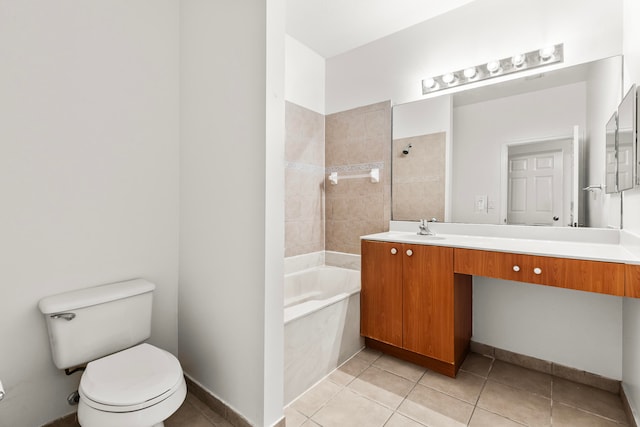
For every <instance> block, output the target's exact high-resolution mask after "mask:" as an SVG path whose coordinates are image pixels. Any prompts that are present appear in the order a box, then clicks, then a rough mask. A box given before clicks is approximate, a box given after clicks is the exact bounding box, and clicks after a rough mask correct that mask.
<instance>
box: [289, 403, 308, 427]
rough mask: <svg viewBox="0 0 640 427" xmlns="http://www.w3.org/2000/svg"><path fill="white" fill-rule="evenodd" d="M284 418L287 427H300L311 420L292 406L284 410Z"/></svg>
mask: <svg viewBox="0 0 640 427" xmlns="http://www.w3.org/2000/svg"><path fill="white" fill-rule="evenodd" d="M284 416H285V418H286V420H287V427H300V426H302V425H303V424H304V423H305V422H307V420H308V419H309V418H307V417H306V416H305V415H303V414H301V413H300V412H298V411H296V410H295V409H293V408H292V407H291V406H289V407H286V408H284Z"/></svg>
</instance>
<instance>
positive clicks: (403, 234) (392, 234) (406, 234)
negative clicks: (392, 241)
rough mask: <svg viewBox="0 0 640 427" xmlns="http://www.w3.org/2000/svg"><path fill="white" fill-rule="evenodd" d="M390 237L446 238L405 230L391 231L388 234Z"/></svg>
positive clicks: (408, 238)
mask: <svg viewBox="0 0 640 427" xmlns="http://www.w3.org/2000/svg"><path fill="white" fill-rule="evenodd" d="M388 236H389V237H391V238H401V239H406V240H444V239H445V238H444V237H441V236H429V235H421V234H418V233H410V232H406V231H405V232H403V231H398V232H394V231H392V232H389V234H388Z"/></svg>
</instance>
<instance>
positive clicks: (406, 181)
mask: <svg viewBox="0 0 640 427" xmlns="http://www.w3.org/2000/svg"><path fill="white" fill-rule="evenodd" d="M409 146H411V148H409V150H408V151H409V153H408V154H403V152H402V151H403V150H404V149H405V148H407V147H409ZM445 150H446V133H445V132H438V133H432V134H430V135H419V136H412V137H409V138H402V139H396V140H394V141H393V150H392V155H393V165H394V168H393V173H392V175H393V219H394V220H398V221H416V220H418V219H419V218H428V219H431V218H436V219H437V220H438V221H444V192H445V178H446V177H445V170H446V168H445V162H446V151H445Z"/></svg>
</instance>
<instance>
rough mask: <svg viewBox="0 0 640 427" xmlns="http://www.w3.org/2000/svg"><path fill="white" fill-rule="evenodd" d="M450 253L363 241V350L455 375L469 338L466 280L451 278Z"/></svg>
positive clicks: (468, 282) (468, 287)
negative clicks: (387, 354)
mask: <svg viewBox="0 0 640 427" xmlns="http://www.w3.org/2000/svg"><path fill="white" fill-rule="evenodd" d="M453 251H454V250H453V248H448V247H439V246H429V245H416V244H403V243H391V242H378V241H366V240H363V241H362V290H361V300H360V301H361V303H360V310H361V324H360V327H361V334H362V335H363V336H364V337H366V339H367V346H369V347H372V348H377V349H379V350H382V351H384V352H387V353H390V354H392V355H394V356H396V357H400V358H403V359H405V360H409V361H411V362H413V363H418V364H421V365H423V366H427V367H428V368H430V369H433V370H436V371H438V372H441V373H443V374H445V375H449V376H455V374H456V372H457V370H458V368H459V366H460V364H461V363H462V361H463V360H464V357H465V356H466V353H467V351H468V347H469V340H470V339H471V277H470V276H464V275H454V272H453Z"/></svg>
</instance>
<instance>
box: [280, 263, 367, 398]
mask: <svg viewBox="0 0 640 427" xmlns="http://www.w3.org/2000/svg"><path fill="white" fill-rule="evenodd" d="M284 323H285V325H284V346H285V349H284V363H285V366H284V398H285V404H289V403H291V402H292V401H293V400H295V399H296V398H297V397H298V396H299V395H301V394H302V393H304V392H305V391H306V390H307V389H308V388H310V387H311V386H313V385H314V384H315V383H316V382H318V381H319V380H320V379H322V378H323V377H324V376H326V375H327V374H328V373H330V372H331V371H333V370H334V369H335V368H337V367H338V366H339V365H341V364H342V363H343V362H344V361H346V360H347V359H349V358H350V357H351V356H353V355H354V354H356V353H357V352H358V351H359V350H360V349H361V348H362V347H363V345H364V342H363V339H362V337H360V272H359V271H356V270H349V269H346V268H339V267H330V266H319V267H313V268H309V269H306V270H302V271H298V272H294V273H290V274H287V275H285V278H284Z"/></svg>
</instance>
